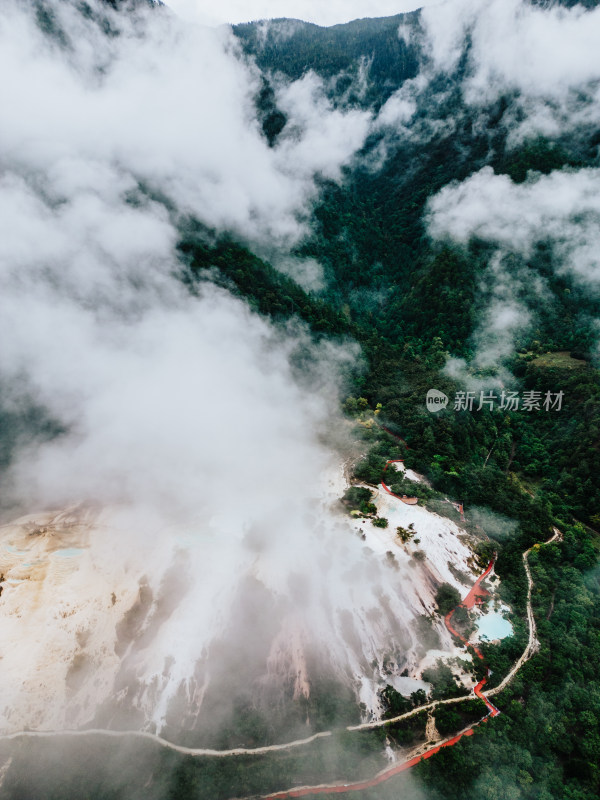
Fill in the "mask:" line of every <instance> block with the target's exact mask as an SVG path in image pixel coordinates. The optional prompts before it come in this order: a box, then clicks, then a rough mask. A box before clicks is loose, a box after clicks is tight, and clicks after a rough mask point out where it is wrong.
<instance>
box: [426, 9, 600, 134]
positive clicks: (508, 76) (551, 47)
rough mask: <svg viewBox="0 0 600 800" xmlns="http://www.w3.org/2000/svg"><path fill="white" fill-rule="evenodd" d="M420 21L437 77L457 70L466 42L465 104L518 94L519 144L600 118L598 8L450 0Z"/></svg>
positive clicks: (514, 124)
mask: <svg viewBox="0 0 600 800" xmlns="http://www.w3.org/2000/svg"><path fill="white" fill-rule="evenodd" d="M422 20H423V26H424V29H425V34H426V39H425V45H426V47H427V49H428V52H429V55H430V57H431V59H432V64H433V66H434V69H435V70H436V71H440V72H451V71H452V70H454V69H455V68H456V66H457V63H458V59H459V58H460V57H461V55H462V54H463V53H464V52H465V45H466V41H467V36H468V40H469V42H470V49H469V55H468V64H469V66H468V71H467V75H466V77H465V80H464V83H463V92H464V98H465V100H466V101H467V103H470V104H472V105H476V106H477V105H481V104H485V103H490V102H493V101H494V100H495V99H497V98H498V97H499V96H500V95H502V94H504V93H507V92H518V93H519V95H520V96H519V98H518V99H517V101H516V106H515V107H516V109H517V112H516V113H515V114H514V119H513V120H512V121H511V123H510V124H511V126H512V127H513V128H514V129H515V130H513V132H512V138H513V140H515V139H518V138H522V137H523V136H525V135H531V134H534V133H544V134H556V133H557V132H558V131H560V130H563V131H564V130H568V129H569V128H572V127H574V126H576V125H578V124H581V123H582V122H593V121H595V123H597V122H598V120H600V110H599V109H600V96H599V94H598V86H597V82H598V80H599V79H600V63H599V61H598V58H597V49H598V48H597V42H598V39H599V37H600V8H595V9H592V10H590V11H586V10H585V9H584V8H583V7H582V6H579V5H576V6H574V7H573V8H571V9H565V8H563V7H560V6H557V7H555V8H550V9H548V8H543V7H540V6H534V5H532V4H530V3H528V2H525V0H446V2H445V3H443V4H441V5H440V6H436V7H432V8H426V9H424V11H423V15H422ZM586 95H587V97H586ZM509 113H510V112H509ZM523 116H525V118H526V119H525V120H523Z"/></svg>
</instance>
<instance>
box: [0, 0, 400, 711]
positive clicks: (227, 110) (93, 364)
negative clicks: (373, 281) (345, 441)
mask: <svg viewBox="0 0 600 800" xmlns="http://www.w3.org/2000/svg"><path fill="white" fill-rule="evenodd" d="M57 14H58V16H59V22H60V23H61V24H62V25H64V26H65V29H66V31H67V33H68V34H69V35H70V36H71V38H72V44H73V49H72V50H66V51H63V50H62V49H61V48H59V47H54V46H50V45H48V43H47V42H44V41H43V40H42V38H41V36H40V34H39V32H38V31H36V29H35V27H34V25H33V22H32V20H31V19H30V18H29V17H28V16H27V9H26V8H23V7H22V6H21V5H20V4H18V3H5V4H4V5H3V7H2V11H1V12H0V69H1V70H2V72H3V74H6V75H11V76H12V77H11V80H10V81H5V82H4V83H3V84H2V86H1V87H0V103H1V104H2V106H3V107H4V108H5V109H10V113H7V114H5V116H4V118H3V122H2V125H1V126H0V159H1V162H2V176H1V178H0V340H1V341H2V342H3V346H2V348H1V350H0V380H1V381H2V386H3V390H6V392H7V393H8V392H10V400H11V402H12V403H14V404H16V405H19V404H21V405H22V404H24V403H25V402H27V401H29V400H30V399H31V400H34V401H35V402H36V403H37V404H39V405H41V406H43V407H44V408H45V409H46V411H47V412H48V413H49V414H50V416H51V417H52V419H53V420H55V421H56V422H58V423H59V424H60V425H62V426H63V428H64V430H65V432H64V433H63V435H61V436H58V437H57V438H55V439H53V440H52V441H50V442H47V443H46V444H44V445H40V444H39V443H37V442H28V443H24V445H23V447H21V449H20V451H19V453H18V454H17V456H16V457H15V463H14V464H13V469H12V471H11V476H10V477H11V481H12V482H11V491H12V495H13V497H16V498H17V499H19V500H20V501H21V503H22V504H23V506H24V507H25V509H26V510H33V509H35V510H37V509H38V508H39V507H40V506H53V507H61V506H64V505H66V504H68V503H71V502H77V501H80V500H82V501H91V502H95V503H99V504H101V505H103V506H104V507H105V508H106V509H107V511H106V512H105V517H104V520H105V523H106V526H107V527H106V528H102V527H99V528H97V529H96V531H95V533H94V534H93V542H92V551H93V553H94V554H95V557H97V558H100V561H101V563H102V564H103V566H104V567H105V568H106V569H108V570H110V569H113V570H114V572H113V573H111V574H113V575H114V574H116V573H118V572H119V570H120V569H121V567H123V569H125V566H126V565H127V564H129V565H130V566H131V565H132V564H133V565H134V566H133V567H131V570H130V572H129V575H130V576H132V575H138V576H141V575H144V574H146V575H147V576H148V581H149V584H150V585H151V587H152V589H153V591H154V592H156V593H159V592H160V588H161V585H162V580H163V578H164V576H165V572H166V571H168V569H169V567H170V566H172V565H173V564H174V563H176V562H177V559H178V558H181V551H182V549H183V550H185V552H186V558H187V560H188V563H189V565H190V572H191V574H192V575H193V580H191V581H190V587H191V588H190V589H189V594H187V595H186V596H185V598H182V599H181V601H180V603H179V605H178V607H177V609H176V610H175V611H173V614H172V617H170V619H169V622H168V623H167V621H163V622H162V624H161V625H160V626H159V628H160V631H159V635H157V638H156V639H155V640H154V641H153V647H151V648H149V650H147V651H145V652H143V653H142V654H141V655H140V654H139V653H135V652H134V653H133V654H132V655H131V659H132V660H133V661H134V662H135V669H134V671H135V675H136V676H137V679H139V680H145V679H147V681H148V684H150V683H151V682H154V683H153V684H152V685H153V686H154V687H155V686H156V685H157V682H158V683H161V682H162V683H161V686H162V688H163V689H164V692H163V693H162V694H161V704H159V705H156V704H153V699H152V697H150V696H148V697H147V698H146V701H147V702H145V705H144V709H145V711H146V712H147V713H148V715H149V716H151V715H154V716H155V718H156V720H157V722H158V724H162V723H163V722H164V712H165V709H166V705H168V702H167V701H168V700H169V699H171V698H173V697H174V696H175V695H176V693H177V691H178V689H179V688H180V686H181V681H184V680H186V681H188V680H189V681H193V680H194V676H195V674H196V673H195V670H196V666H197V663H198V660H199V659H201V658H203V657H204V656H205V655H206V652H207V648H208V647H209V645H210V643H211V642H212V641H214V639H215V637H221V638H223V637H225V636H226V635H227V631H228V630H230V629H229V628H228V625H232V626H234V624H235V613H234V610H233V609H234V604H235V603H236V602H241V603H243V601H244V591H245V587H246V586H247V584H250V583H258V584H259V585H260V586H261V592H263V600H262V601H261V603H262V605H261V608H262V614H264V615H268V616H269V619H271V620H272V621H273V624H274V625H275V626H278V630H279V632H280V634H281V636H282V637H283V639H284V641H287V640H286V636H287V635H288V631H289V627H286V625H288V623H289V615H291V614H292V613H293V614H294V615H295V616H294V620H295V625H296V626H297V627H299V628H301V629H302V630H303V631H304V635H305V636H306V640H307V641H308V645H307V647H309V646H312V647H314V648H315V649H316V651H317V652H323V653H326V656H327V659H328V660H329V661H330V663H332V665H333V667H334V668H336V669H337V670H338V671H339V673H344V674H352V675H354V674H356V673H357V672H358V671H359V669H360V668H362V666H364V664H365V663H366V664H368V663H370V662H371V661H372V660H373V659H374V658H376V657H377V654H378V652H380V651H381V652H384V651H386V649H387V645H388V643H389V640H390V636H392V638H393V636H394V635H395V634H390V632H389V630H390V629H389V627H388V626H386V625H383V624H382V625H381V626H379V627H377V626H376V625H374V624H371V623H369V622H368V619H369V615H371V616H372V614H373V613H375V612H376V611H377V609H378V608H379V606H380V602H381V598H382V597H384V598H386V600H387V602H389V605H390V608H391V616H392V617H393V619H394V620H396V622H397V625H396V634H397V633H398V631H400V632H402V635H403V636H404V637H405V639H406V649H408V647H409V646H410V642H411V636H410V633H409V632H408V630H407V619H408V618H410V613H411V612H409V611H408V610H407V606H408V604H407V602H406V601H405V595H404V589H403V588H402V583H401V581H399V580H398V575H397V573H395V572H394V571H393V570H392V568H391V567H389V566H386V565H385V564H382V563H380V562H379V561H378V560H377V559H376V558H374V557H373V558H369V557H366V555H365V553H364V550H363V546H362V543H361V541H360V539H359V538H358V537H356V536H355V535H353V533H352V531H351V530H350V528H349V527H348V526H347V524H346V523H345V522H344V521H343V520H341V519H340V518H339V517H338V515H337V514H336V513H334V512H332V510H331V507H330V503H331V502H333V501H334V499H335V495H333V496H331V495H330V496H329V497H328V498H327V500H324V499H323V495H324V494H325V495H326V494H327V492H326V491H325V492H324V489H323V483H322V481H323V479H322V475H323V473H324V472H326V471H328V470H329V471H330V470H331V469H332V467H333V466H335V462H336V459H337V458H339V456H336V454H334V453H333V452H331V450H330V449H329V448H327V447H326V446H325V445H324V444H323V441H324V439H325V437H326V436H331V435H332V433H331V432H332V428H333V429H335V426H336V414H335V409H336V408H337V405H338V403H337V399H338V391H339V380H340V379H339V375H340V372H341V371H342V369H341V368H342V367H343V366H345V365H347V364H348V363H354V362H355V359H356V358H357V356H358V352H357V348H356V346H353V345H346V346H339V345H335V344H333V343H331V342H329V343H322V344H320V345H316V344H315V343H314V342H312V341H311V338H310V336H309V335H308V333H307V332H306V330H305V329H304V328H303V327H302V326H301V325H299V324H296V325H294V324H291V325H290V326H288V328H287V329H285V330H282V329H280V328H276V327H274V326H273V325H271V324H269V323H268V322H266V321H264V320H262V319H260V318H259V317H258V316H257V315H255V314H252V313H251V312H250V310H249V309H248V307H247V306H246V305H245V304H244V303H243V302H242V301H241V300H239V299H234V298H233V297H232V296H231V295H230V294H229V293H228V292H226V291H225V290H223V289H217V288H216V287H215V286H213V285H212V284H211V283H210V282H208V281H207V282H206V283H205V284H203V285H202V286H201V287H200V288H199V290H198V293H197V295H194V296H192V295H191V294H190V293H188V292H187V290H186V289H185V288H184V287H183V286H182V285H181V283H180V282H179V281H178V280H177V279H176V278H175V277H174V273H175V272H176V271H177V270H178V269H179V267H180V265H179V264H178V262H177V259H176V254H175V249H174V245H175V243H176V241H177V236H178V234H177V230H176V227H175V223H176V222H177V217H178V213H179V212H180V211H184V212H191V213H193V214H194V215H196V216H197V217H198V218H199V219H200V220H202V221H203V222H205V223H207V224H209V225H214V226H217V227H218V228H221V229H222V228H229V229H233V230H234V231H235V232H237V233H238V234H239V235H241V236H246V237H248V238H249V239H251V240H252V241H257V242H259V243H261V244H262V245H263V246H264V247H265V248H271V249H272V250H274V251H276V250H277V247H278V245H280V244H281V242H287V243H289V242H293V241H295V240H296V238H297V237H298V236H299V235H300V234H301V233H302V231H303V228H302V224H301V221H302V218H303V216H304V215H305V214H306V211H307V208H308V205H307V204H308V202H309V200H310V198H311V197H313V196H314V194H315V185H314V173H315V172H320V173H321V174H324V175H327V176H328V177H330V178H334V179H335V178H337V177H339V175H340V167H341V165H343V164H344V163H346V162H347V161H348V160H349V159H350V158H351V157H352V154H353V151H354V150H355V149H356V148H357V147H359V146H360V144H361V142H362V139H363V137H364V135H365V133H366V127H367V124H368V115H365V114H361V113H358V112H352V113H350V114H343V113H342V112H340V111H337V110H334V109H333V108H331V106H330V105H329V104H328V103H327V101H326V100H325V98H324V95H323V94H322V92H321V89H320V84H319V81H318V80H317V79H316V78H315V77H314V76H309V77H307V78H305V79H304V80H303V81H301V82H299V83H298V84H292V85H291V86H289V87H280V89H279V91H280V95H281V102H282V104H283V105H284V107H285V109H286V111H287V113H288V114H289V116H290V126H289V131H287V132H286V134H285V136H284V138H283V140H282V142H281V145H280V146H279V147H278V148H275V149H271V148H269V147H268V146H267V144H266V142H265V141H264V139H263V138H262V137H261V135H260V133H259V131H258V127H257V123H256V121H255V120H254V119H253V111H252V103H251V100H252V97H253V94H254V92H255V91H256V89H257V87H258V85H259V83H258V80H257V78H256V76H255V75H254V73H253V71H252V69H250V68H248V67H247V65H245V64H244V63H243V62H242V61H241V60H240V59H239V57H238V55H237V48H236V46H235V43H234V42H233V41H232V39H231V37H230V34H229V33H228V32H227V31H225V30H223V31H212V30H208V29H202V28H200V27H194V26H190V27H187V28H186V27H182V26H181V25H180V24H179V22H178V21H177V20H176V19H174V18H171V20H170V21H169V22H167V21H165V19H164V18H163V17H162V16H156V15H155V16H148V17H147V18H146V19H145V20H142V22H140V23H139V24H138V23H136V24H135V25H131V26H129V25H128V24H127V23H125V27H124V28H123V30H122V32H121V35H120V36H118V37H114V38H111V39H105V38H104V37H103V36H102V35H100V34H99V33H98V31H97V30H95V29H94V28H93V27H92V26H91V25H90V24H89V23H87V22H85V21H82V20H81V19H80V18H79V17H78V16H77V15H76V14H75V13H74V12H73V9H72V8H71V6H70V5H69V4H67V3H65V4H61V5H60V7H57ZM119 19H120V18H119V17H117V16H115V17H114V18H113V23H114V24H120V23H119ZM98 64H101V65H102V68H103V71H102V72H101V73H100V72H98V71H96V70H95V67H96V66H97V65H98ZM140 184H143V185H144V186H145V187H146V188H149V189H151V190H152V192H153V193H154V194H155V195H159V194H162V195H163V196H164V195H167V196H168V197H169V199H170V201H171V203H172V204H174V205H175V208H176V210H175V211H173V210H171V208H172V206H169V210H167V208H166V207H165V206H164V205H163V204H161V203H159V202H158V201H155V200H151V199H148V197H147V195H146V194H144V193H143V192H142V191H140ZM302 269H303V270H304V274H305V276H306V277H307V279H309V280H311V281H313V282H317V283H318V281H319V278H320V275H319V267H318V265H315V264H314V263H313V264H310V263H308V264H305V265H304V266H303V267H302ZM298 363H303V364H307V365H308V366H307V367H306V368H304V369H303V370H302V371H300V368H299V367H298V366H297V365H298ZM3 397H4V394H3ZM338 485H339V484H338ZM337 491H339V489H338V490H337ZM7 495H8V489H6V491H5V492H4V493H3V500H4V502H6V500H7ZM317 515H318V518H317ZM111 530H112V533H109V532H108V531H111ZM99 554H100V555H99ZM298 585H300V586H301V587H303V589H302V603H298V602H297V596H296V595H297V593H298V589H297V588H295V587H297V586H298ZM182 592H183V589H182ZM240 597H242V600H240ZM215 608H217V609H218V611H217V612H215ZM344 610H346V611H347V612H352V614H353V617H354V619H355V620H357V623H356V624H357V625H362V626H363V627H362V629H361V630H362V638H360V637H359V644H358V645H356V643H355V642H351V641H348V640H346V639H345V638H344V630H343V626H342V623H341V617H340V612H342V611H344ZM252 626H254V627H252ZM262 628H263V626H262V615H257V616H256V619H254V620H253V622H252V624H251V625H250V626H249V629H248V630H247V631H245V632H244V636H245V637H246V638H247V642H246V644H247V645H248V647H249V648H250V649H252V648H253V647H254V640H255V639H256V640H257V641H259V640H260V639H261V635H262V634H261V630H262ZM233 641H235V643H236V645H237V644H238V641H237V640H236V639H235V638H234V639H233ZM325 641H327V643H328V645H327V647H325V645H324V642H325ZM269 644H271V643H269ZM22 646H23V648H25V647H26V642H25V641H23V643H22ZM256 649H257V652H259V656H260V657H262V658H263V663H264V665H265V670H268V665H267V662H266V658H267V656H268V648H267V652H264V651H260V646H259V645H258V644H257V645H256ZM138 656H139V658H138ZM66 657H67V656H66V655H65V658H66ZM173 657H175V663H174V664H172V665H171V667H169V664H170V660H171V659H172V658H173ZM136 659H137V660H136ZM288 666H289V664H288ZM292 666H293V665H292ZM168 667H169V669H168V670H167V668H168ZM219 671H222V665H219ZM167 672H168V675H167ZM165 675H167V677H165ZM238 677H239V676H238ZM280 677H281V676H280ZM127 678H128V679H131V680H132V684H131V685H132V686H133V685H134V683H135V681H134V680H133V679H132V678H131V674H129V675H128V676H127ZM231 680H232V681H234V680H235V676H234V675H233V674H232V675H231ZM240 680H243V679H242V678H240ZM282 680H283V679H282ZM20 683H21V681H20V680H19V686H20ZM3 685H4V686H5V692H6V693H7V695H9V696H10V697H13V696H17V695H18V694H19V688H18V686H15V685H14V684H13V685H11V686H10V687H8V686H7V682H6V681H3ZM132 692H133V689H132ZM153 697H154V698H155V696H154V695H153ZM163 701H164V702H163ZM194 713H196V709H194ZM17 716H18V714H17Z"/></svg>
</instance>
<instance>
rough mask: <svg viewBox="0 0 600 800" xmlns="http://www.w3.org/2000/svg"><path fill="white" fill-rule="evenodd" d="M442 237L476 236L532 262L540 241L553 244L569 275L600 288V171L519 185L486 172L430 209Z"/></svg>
mask: <svg viewBox="0 0 600 800" xmlns="http://www.w3.org/2000/svg"><path fill="white" fill-rule="evenodd" d="M429 213H430V217H429V227H430V231H431V233H432V234H433V235H434V236H436V237H443V236H446V235H447V236H450V237H451V238H452V239H455V240H456V241H459V242H462V243H466V242H468V240H469V239H470V238H471V237H472V236H477V237H479V238H482V239H487V240H489V241H492V242H496V243H497V244H498V245H500V246H501V247H502V248H503V249H504V250H508V251H513V252H518V253H521V254H522V255H524V256H528V255H530V254H531V252H532V248H533V246H534V245H535V244H536V242H539V241H548V242H551V243H552V244H553V245H554V247H555V250H556V251H557V253H558V254H559V256H560V263H561V267H560V269H562V270H563V271H565V272H570V273H571V274H573V275H574V276H575V277H576V278H578V279H579V280H582V281H584V282H586V283H589V284H590V285H593V286H595V287H598V286H599V285H600V260H599V258H598V252H600V249H599V248H600V236H599V234H598V224H599V222H600V170H599V169H597V168H589V169H581V170H578V171H571V170H561V171H555V172H552V173H551V174H550V175H537V176H535V175H531V176H530V178H529V180H528V181H526V182H525V183H522V184H515V183H513V182H512V181H511V179H510V178H509V177H508V176H507V175H495V174H494V172H493V170H492V168H491V167H485V168H484V169H482V170H480V171H479V172H477V173H475V174H474V175H472V176H471V177H470V178H468V179H467V180H466V181H463V182H462V183H459V184H450V185H449V186H446V187H445V188H444V189H442V190H441V191H440V192H439V193H438V194H437V195H436V196H435V197H433V198H432V200H431V201H430V203H429Z"/></svg>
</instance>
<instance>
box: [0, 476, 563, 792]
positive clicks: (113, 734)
mask: <svg viewBox="0 0 600 800" xmlns="http://www.w3.org/2000/svg"><path fill="white" fill-rule="evenodd" d="M384 488H385V489H386V491H388V492H389V494H393V493H392V492H391V491H390V490H389V489H388V488H387V487H386V486H385V485H384ZM395 496H396V495H395ZM399 499H402V498H399ZM559 539H561V533H560V531H559V530H558V529H557V528H554V533H553V536H552V537H551V538H550V539H549V540H548V541H547V542H545V543H544V544H550V543H551V542H554V541H557V540H559ZM539 546H540V545H539V544H536V545H533V547H531V548H529V550H527V551H525V553H523V565H524V568H525V574H526V576H527V624H528V628H529V637H528V642H527V646H526V648H525V650H524V651H523V654H522V655H521V657H520V658H519V659H518V660H517V661H516V663H515V664H514V666H513V667H512V669H511V670H510V672H509V673H508V674H507V675H506V677H505V678H504V679H503V681H502V682H501V683H500V684H498V686H496V687H494V688H493V689H489V690H488V691H486V692H484V691H483V687H484V685H485V684H486V678H483V679H482V680H481V681H480V682H479V683H478V684H477V685H476V686H475V687H474V689H473V694H474V695H475V696H477V697H478V698H480V699H481V700H482V701H483V702H484V703H485V705H486V707H487V709H488V713H487V714H486V716H485V717H484V718H483V719H482V720H480V721H479V722H476V723H474V724H472V725H470V726H469V727H467V728H465V729H464V730H462V731H460V732H459V733H458V734H456V735H455V736H453V737H451V738H448V739H445V740H442V741H439V742H437V743H435V744H434V745H433V746H431V747H429V748H428V749H426V750H424V751H423V752H420V753H417V754H415V755H413V756H411V757H409V758H408V759H407V760H406V761H404V762H402V763H400V764H394V765H393V766H390V767H387V768H386V769H384V770H382V771H381V772H378V773H377V774H376V775H375V776H374V777H373V778H370V779H369V780H364V781H357V782H354V783H340V782H338V783H332V784H320V785H317V786H301V787H295V788H293V789H287V790H284V791H279V792H275V793H272V794H268V795H263V796H262V800H284V798H294V797H305V796H308V795H317V794H343V793H346V792H356V791H362V790H365V789H369V788H371V787H374V786H377V785H378V784H380V783H383V782H384V781H388V780H390V779H391V778H393V777H394V776H396V775H399V774H400V773H402V772H404V771H406V770H408V769H410V768H411V767H414V766H415V765H416V764H418V763H419V762H421V761H424V760H426V759H428V758H431V757H432V756H434V755H435V754H436V753H439V751H440V750H442V749H443V748H444V747H451V746H453V745H455V744H456V743H457V742H459V741H460V740H461V739H462V738H463V737H464V736H471V735H473V732H474V729H475V728H476V727H477V726H478V725H480V724H481V723H482V722H485V721H487V719H488V718H489V717H495V716H497V715H498V714H499V713H500V711H499V710H498V709H497V708H496V706H494V705H493V703H491V702H490V700H489V697H491V696H494V695H497V694H499V693H500V692H501V691H502V690H503V689H504V688H506V686H507V685H508V684H509V683H510V681H511V680H512V679H513V678H514V677H515V675H516V674H517V673H518V671H519V670H520V669H521V667H522V666H523V664H525V662H526V661H528V660H529V659H530V658H531V657H532V656H533V655H534V654H535V653H536V652H537V650H538V648H539V642H538V640H537V638H536V625H535V618H534V615H533V609H532V606H531V593H532V588H533V579H532V577H531V571H530V569H529V563H528V557H529V554H530V552H531V551H532V550H533V549H535V548H537V547H539ZM494 562H495V558H494V559H492V560H491V561H490V563H489V564H488V566H487V568H486V569H485V571H484V572H483V573H482V574H481V575H480V576H479V578H478V579H477V581H476V582H475V584H474V585H473V587H472V588H471V590H470V591H469V593H468V595H467V596H466V598H465V599H464V600H463V601H462V603H461V604H460V605H463V606H465V607H467V608H472V607H473V605H474V604H475V603H476V601H477V597H482V596H485V594H486V592H485V590H483V589H482V588H481V583H482V581H483V580H484V579H485V578H486V577H487V575H489V573H490V572H491V570H492V568H493V566H494ZM455 610H456V609H453V610H452V611H451V612H450V613H449V614H447V615H446V617H445V623H446V626H447V628H448V630H449V631H450V632H451V633H452V634H453V635H454V636H456V637H457V638H458V639H459V640H461V641H462V642H463V644H464V645H465V646H467V647H470V648H471V649H472V650H473V651H474V652H475V654H476V655H477V656H478V658H480V659H483V655H482V653H481V651H480V650H479V649H478V648H477V647H475V646H474V645H472V644H470V643H469V642H467V640H466V639H465V638H464V637H463V636H461V634H459V633H458V631H456V629H455V628H454V627H453V626H452V616H453V614H454V612H455ZM472 697H473V695H472V694H468V695H463V696H461V697H453V698H449V699H446V700H436V701H433V702H431V703H428V704H426V705H423V706H418V707H417V708H415V709H413V710H412V711H408V712H406V713H404V714H400V715H398V716H396V717H392V718H389V719H385V720H376V721H374V722H365V723H362V724H360V725H349V726H347V727H346V728H345V730H347V731H362V730H372V729H375V728H383V727H385V726H387V725H390V724H393V723H396V722H401V721H402V720H406V719H409V718H410V717H413V716H416V715H417V714H420V713H421V712H423V711H427V712H431V711H433V710H435V709H436V708H437V707H438V706H440V705H447V704H454V703H463V702H465V701H467V700H470V699H472ZM334 732H335V731H322V732H320V733H315V734H313V735H312V736H309V737H307V738H305V739H296V740H294V741H291V742H286V743H283V744H272V745H266V746H264V747H253V748H245V747H238V748H233V749H230V750H212V749H209V748H194V747H184V746H183V745H178V744H175V743H174V742H170V741H168V740H167V739H163V738H162V737H161V736H158V735H157V734H153V733H150V732H148V731H116V730H109V729H99V728H90V729H84V730H48V731H32V730H24V731H17V732H14V733H9V734H0V741H7V740H17V739H47V738H57V737H106V738H123V739H127V738H131V739H134V738H136V739H146V740H148V741H151V742H153V743H154V744H156V745H158V746H160V747H163V748H166V749H168V750H172V751H174V752H177V753H181V754H183V755H187V756H196V757H215V758H227V757H234V756H245V755H264V754H266V753H274V752H277V751H282V750H290V749H292V748H295V747H301V746H305V745H308V744H310V743H312V742H314V741H317V740H318V739H324V738H327V737H330V736H332V735H333V734H334Z"/></svg>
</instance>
